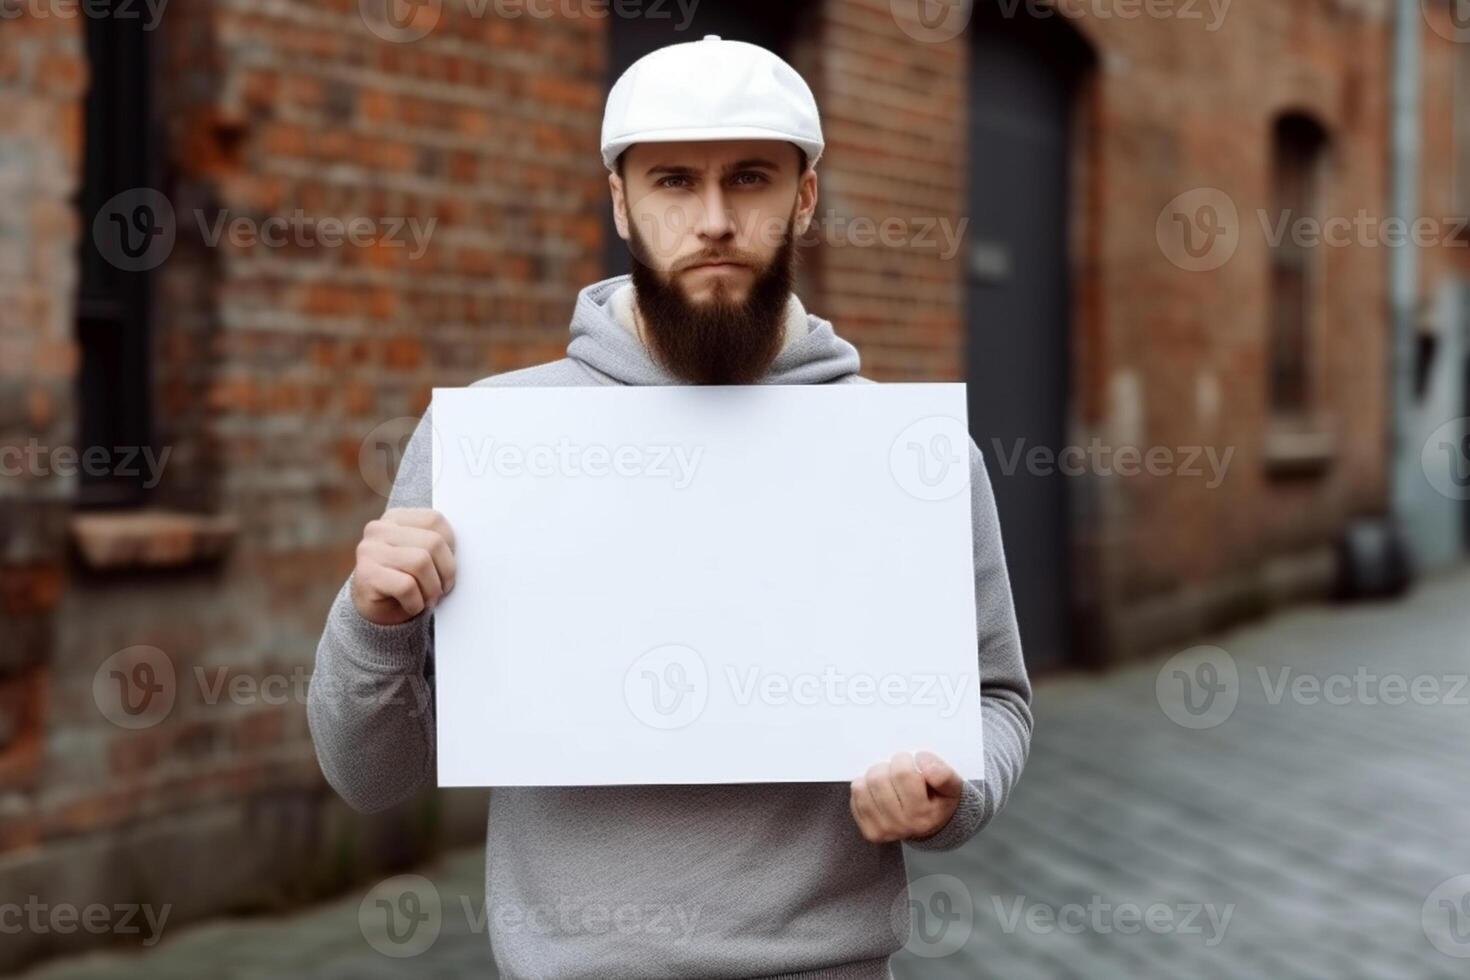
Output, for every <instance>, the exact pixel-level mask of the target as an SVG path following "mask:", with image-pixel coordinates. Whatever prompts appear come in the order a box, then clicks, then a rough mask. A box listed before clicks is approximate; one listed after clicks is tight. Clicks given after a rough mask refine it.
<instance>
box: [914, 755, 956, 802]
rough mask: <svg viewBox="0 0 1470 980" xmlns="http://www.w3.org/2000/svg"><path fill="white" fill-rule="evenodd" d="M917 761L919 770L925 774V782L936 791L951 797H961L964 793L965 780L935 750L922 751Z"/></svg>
mask: <svg viewBox="0 0 1470 980" xmlns="http://www.w3.org/2000/svg"><path fill="white" fill-rule="evenodd" d="M915 761H916V762H917V763H918V766H919V771H920V772H922V773H923V774H924V782H925V783H927V784H928V786H929V788H930V789H932V790H934V792H935V793H937V794H938V795H940V796H947V797H949V798H951V799H959V798H960V797H961V796H962V795H964V792H965V781H964V780H963V779H961V778H960V774H959V773H957V772H955V770H954V767H952V766H951V765H950V764H949V763H947V762H945V761H944V760H943V759H941V758H939V756H937V755H935V754H934V753H933V752H920V753H919V755H918V757H917V758H916V759H915Z"/></svg>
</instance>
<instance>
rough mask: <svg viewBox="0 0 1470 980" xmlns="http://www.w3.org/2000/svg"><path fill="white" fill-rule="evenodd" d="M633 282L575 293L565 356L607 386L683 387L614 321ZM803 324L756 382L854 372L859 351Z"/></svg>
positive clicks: (828, 329)
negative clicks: (617, 296) (616, 297)
mask: <svg viewBox="0 0 1470 980" xmlns="http://www.w3.org/2000/svg"><path fill="white" fill-rule="evenodd" d="M632 281H633V277H632V276H629V275H622V276H614V277H612V278H611V279H604V280H602V281H601V282H596V283H593V284H592V285H590V286H588V287H586V288H585V289H583V290H582V292H581V293H579V294H578V295H577V307H576V309H575V310H573V311H572V340H571V343H569V344H568V345H567V356H568V357H570V358H571V359H572V360H574V361H579V362H581V363H582V364H583V365H585V366H587V367H588V368H590V369H592V371H593V372H594V373H595V374H597V375H598V376H599V377H600V378H603V379H605V380H606V381H607V383H609V384H624V385H681V384H685V383H686V382H684V381H683V380H682V379H680V378H677V377H675V376H674V375H672V374H670V373H669V372H668V371H667V370H665V369H664V367H663V365H661V364H659V363H658V362H657V361H655V360H654V359H653V357H652V356H651V355H650V354H649V352H648V349H647V348H645V347H644V346H643V343H642V342H641V341H640V340H639V339H638V338H637V337H635V336H634V335H633V334H632V333H630V332H629V331H628V330H627V329H626V328H625V327H624V326H623V325H622V324H621V323H619V322H618V320H617V316H616V315H615V313H614V312H613V307H612V302H611V301H612V296H613V294H614V293H616V292H617V291H618V289H620V288H621V287H622V286H625V285H627V284H628V283H630V282H632ZM806 320H807V329H806V333H805V334H804V335H803V336H800V337H798V338H797V339H796V340H794V341H792V342H791V343H788V344H787V345H786V347H785V348H784V349H783V350H782V351H781V353H780V355H778V356H777V358H776V360H775V362H774V363H772V365H771V368H770V370H768V371H767V372H766V375H765V377H763V378H761V380H760V382H759V383H760V384H769V385H813V384H827V383H829V382H832V381H838V380H840V379H842V378H845V377H847V376H848V375H852V374H856V373H857V372H858V367H859V358H858V351H857V348H856V347H854V346H853V345H852V344H850V343H848V342H847V341H845V340H843V339H842V338H841V337H839V336H837V332H836V331H835V330H833V329H832V324H830V323H828V322H827V321H826V320H823V319H822V318H821V317H819V316H814V315H812V314H811V313H808V314H807V316H806Z"/></svg>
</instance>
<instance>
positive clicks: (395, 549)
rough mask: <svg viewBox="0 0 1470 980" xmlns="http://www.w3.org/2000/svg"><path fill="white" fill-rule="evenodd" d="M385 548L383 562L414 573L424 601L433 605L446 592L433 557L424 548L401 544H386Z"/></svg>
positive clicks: (402, 570) (401, 570)
mask: <svg viewBox="0 0 1470 980" xmlns="http://www.w3.org/2000/svg"><path fill="white" fill-rule="evenodd" d="M385 548H386V550H385V552H384V561H383V564H385V565H387V566H388V567H389V568H396V569H398V570H399V571H400V572H407V573H408V574H410V575H412V576H413V577H414V578H415V579H416V580H417V581H418V583H419V591H420V592H422V593H423V597H424V601H425V602H427V603H428V604H429V605H431V606H432V605H433V604H434V603H435V602H437V601H438V600H439V597H440V596H442V595H443V594H444V583H443V582H441V581H440V579H439V570H438V569H437V568H435V567H434V559H433V557H432V556H430V554H429V553H428V552H427V551H425V550H424V549H423V548H409V547H404V546H401V545H386V546H385Z"/></svg>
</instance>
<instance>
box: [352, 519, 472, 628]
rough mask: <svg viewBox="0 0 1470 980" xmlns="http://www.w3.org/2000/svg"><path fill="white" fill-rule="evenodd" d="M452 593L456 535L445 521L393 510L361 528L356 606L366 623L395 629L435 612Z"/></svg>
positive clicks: (354, 581)
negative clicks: (440, 602)
mask: <svg viewBox="0 0 1470 980" xmlns="http://www.w3.org/2000/svg"><path fill="white" fill-rule="evenodd" d="M452 588H454V532H453V531H452V530H451V529H450V527H449V522H448V521H446V520H445V519H444V515H443V514H441V513H439V512H438V511H436V510H429V509H427V508H419V507H395V508H392V509H390V510H388V511H386V512H384V514H383V516H382V517H380V518H378V519H377V520H375V521H368V523H367V526H366V527H365V528H363V532H362V540H361V541H360V542H358V545H357V567H356V568H355V569H354V570H353V572H352V604H353V605H354V606H356V607H357V611H358V613H359V614H360V615H361V616H362V618H363V619H366V620H367V621H368V622H370V623H377V624H378V625H379V626H397V625H398V624H399V623H406V622H408V621H409V620H410V619H413V618H414V617H415V616H417V615H418V614H419V613H421V612H423V611H424V610H425V609H432V608H434V606H435V605H436V604H437V603H438V602H439V600H440V599H441V598H442V597H443V596H444V595H445V593H447V592H448V591H449V590H450V589H452Z"/></svg>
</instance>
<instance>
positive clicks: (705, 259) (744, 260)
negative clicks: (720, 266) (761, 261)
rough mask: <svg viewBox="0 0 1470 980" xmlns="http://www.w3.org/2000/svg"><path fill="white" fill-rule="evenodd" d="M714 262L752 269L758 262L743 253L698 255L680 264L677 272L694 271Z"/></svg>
mask: <svg viewBox="0 0 1470 980" xmlns="http://www.w3.org/2000/svg"><path fill="white" fill-rule="evenodd" d="M712 262H732V263H735V264H737V265H747V266H751V267H754V266H755V265H756V262H755V261H754V260H753V259H752V258H751V257H750V256H748V255H746V254H744V253H743V252H724V253H718V252H717V253H711V254H707V255H696V256H694V257H692V258H690V259H686V260H685V261H683V262H681V263H679V265H678V267H677V269H676V271H678V272H683V271H684V270H685V269H692V268H694V267H695V266H697V265H708V264H710V263H712Z"/></svg>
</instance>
